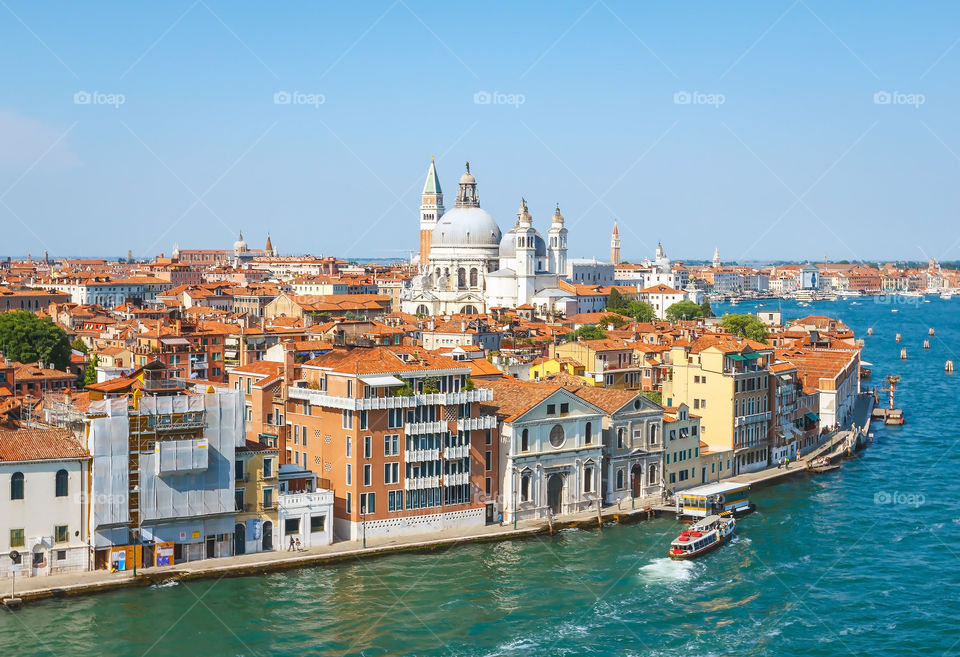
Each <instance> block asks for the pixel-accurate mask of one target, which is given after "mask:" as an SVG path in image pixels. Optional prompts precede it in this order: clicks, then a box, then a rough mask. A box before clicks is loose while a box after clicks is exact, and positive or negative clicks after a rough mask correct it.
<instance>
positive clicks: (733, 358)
mask: <svg viewBox="0 0 960 657" xmlns="http://www.w3.org/2000/svg"><path fill="white" fill-rule="evenodd" d="M727 358H729V359H730V360H747V359H746V358H744V357H743V356H741V355H740V354H730V355H729V356H727Z"/></svg>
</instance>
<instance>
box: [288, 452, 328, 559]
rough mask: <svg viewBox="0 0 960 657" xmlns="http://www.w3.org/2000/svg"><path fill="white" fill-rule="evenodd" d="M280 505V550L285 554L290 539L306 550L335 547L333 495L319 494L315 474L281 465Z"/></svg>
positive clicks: (326, 492) (295, 467)
mask: <svg viewBox="0 0 960 657" xmlns="http://www.w3.org/2000/svg"><path fill="white" fill-rule="evenodd" d="M277 502H278V505H277V513H278V524H279V525H280V543H279V544H278V546H279V547H278V549H280V550H286V549H287V548H288V547H289V545H290V539H291V538H292V539H293V540H294V544H296V541H297V540H299V541H300V547H301V548H303V549H306V548H309V547H315V546H319V545H330V544H331V543H333V491H332V490H317V475H316V473H314V472H311V471H310V470H303V469H301V468H299V467H297V466H295V465H291V464H289V463H287V464H284V465H281V466H280V496H279V498H277Z"/></svg>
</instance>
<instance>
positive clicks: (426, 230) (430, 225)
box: [420, 155, 444, 267]
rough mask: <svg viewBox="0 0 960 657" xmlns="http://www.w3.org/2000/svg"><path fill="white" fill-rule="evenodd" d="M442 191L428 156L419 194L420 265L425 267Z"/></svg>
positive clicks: (437, 218) (441, 200) (440, 210)
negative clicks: (427, 166)
mask: <svg viewBox="0 0 960 657" xmlns="http://www.w3.org/2000/svg"><path fill="white" fill-rule="evenodd" d="M443 212H444V209H443V191H442V190H441V189H440V178H439V177H438V176H437V167H436V165H435V164H434V163H433V156H432V155H431V156H430V169H428V170H427V181H426V182H425V183H424V184H423V194H421V196H420V266H421V267H425V266H426V265H427V263H428V262H429V261H430V241H431V240H432V239H433V229H434V228H436V226H437V221H439V220H440V217H441V216H443Z"/></svg>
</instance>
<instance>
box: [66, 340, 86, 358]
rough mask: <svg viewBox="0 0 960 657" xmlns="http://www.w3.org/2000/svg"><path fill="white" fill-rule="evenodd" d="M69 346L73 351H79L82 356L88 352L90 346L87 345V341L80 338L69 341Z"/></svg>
mask: <svg viewBox="0 0 960 657" xmlns="http://www.w3.org/2000/svg"><path fill="white" fill-rule="evenodd" d="M70 348H71V349H73V350H74V351H79V352H80V353H81V354H83V355H84V356H86V355H87V354H88V353H90V348H89V347H88V346H87V343H86V342H84V341H83V340H82V339H80V338H77V339H76V340H74V341H73V342H71V343H70Z"/></svg>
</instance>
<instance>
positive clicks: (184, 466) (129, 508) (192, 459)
mask: <svg viewBox="0 0 960 657" xmlns="http://www.w3.org/2000/svg"><path fill="white" fill-rule="evenodd" d="M242 411H243V402H242V399H241V398H240V394H239V392H238V391H234V390H223V389H220V390H218V391H216V392H215V391H214V390H213V388H209V389H208V392H207V393H206V394H184V393H182V392H181V393H180V394H173V395H162V396H161V395H158V396H149V395H144V394H142V392H141V391H140V390H137V391H135V392H133V393H132V394H130V395H125V396H123V397H117V398H112V399H103V400H98V401H92V402H91V403H90V408H89V409H88V411H87V418H88V422H89V433H88V436H87V441H88V443H87V446H88V449H89V451H90V452H91V454H93V468H92V470H93V486H92V489H91V500H92V504H91V505H90V510H91V516H92V518H91V522H90V528H91V534H92V542H93V548H94V553H95V556H94V567H95V568H115V569H118V570H124V569H129V568H131V567H133V560H134V559H136V564H137V565H138V566H142V565H144V564H145V565H147V566H153V565H158V566H159V565H166V564H172V563H180V562H183V561H195V560H198V559H204V558H212V557H221V556H229V555H231V554H233V530H234V512H235V503H234V460H235V448H236V447H237V446H238V445H242V444H243V443H244V427H243V414H242Z"/></svg>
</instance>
